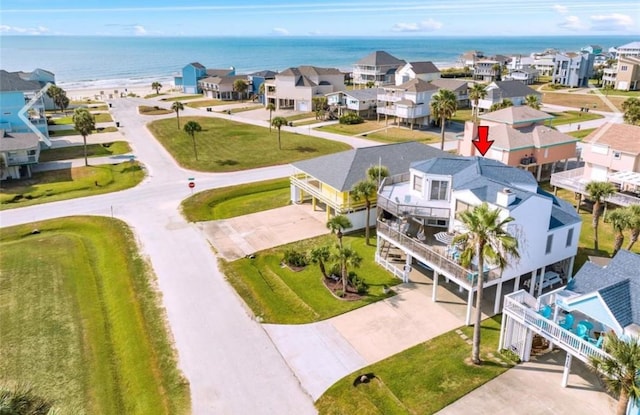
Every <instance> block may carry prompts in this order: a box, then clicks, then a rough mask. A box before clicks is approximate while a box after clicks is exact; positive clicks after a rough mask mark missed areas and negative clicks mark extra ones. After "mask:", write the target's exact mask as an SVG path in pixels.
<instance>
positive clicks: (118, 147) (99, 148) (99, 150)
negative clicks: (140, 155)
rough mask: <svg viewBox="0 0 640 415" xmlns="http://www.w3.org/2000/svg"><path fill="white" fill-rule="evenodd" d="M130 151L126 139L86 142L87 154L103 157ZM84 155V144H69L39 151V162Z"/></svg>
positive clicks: (75, 157)
mask: <svg viewBox="0 0 640 415" xmlns="http://www.w3.org/2000/svg"><path fill="white" fill-rule="evenodd" d="M130 151H131V147H129V143H127V142H126V141H114V142H113V143H103V144H88V145H87V156H89V157H104V156H113V155H117V154H125V153H128V152H130ZM82 157H84V146H70V147H60V148H52V149H49V150H42V151H41V152H40V163H45V162H47V161H56V160H71V159H77V158H82Z"/></svg>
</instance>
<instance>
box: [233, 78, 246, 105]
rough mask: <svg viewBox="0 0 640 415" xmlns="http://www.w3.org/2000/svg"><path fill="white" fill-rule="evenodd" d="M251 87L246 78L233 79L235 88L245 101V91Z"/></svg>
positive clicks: (241, 99)
mask: <svg viewBox="0 0 640 415" xmlns="http://www.w3.org/2000/svg"><path fill="white" fill-rule="evenodd" d="M247 89H249V84H247V81H245V80H244V79H236V80H235V81H233V90H234V91H236V92H237V93H238V95H239V96H240V101H244V93H245V92H247Z"/></svg>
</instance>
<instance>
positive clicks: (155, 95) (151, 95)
mask: <svg viewBox="0 0 640 415" xmlns="http://www.w3.org/2000/svg"><path fill="white" fill-rule="evenodd" d="M163 95H167V94H166V93H165V92H160V93H159V94H156V93H155V92H154V93H153V94H149V95H145V96H144V99H149V98H157V97H160V96H163Z"/></svg>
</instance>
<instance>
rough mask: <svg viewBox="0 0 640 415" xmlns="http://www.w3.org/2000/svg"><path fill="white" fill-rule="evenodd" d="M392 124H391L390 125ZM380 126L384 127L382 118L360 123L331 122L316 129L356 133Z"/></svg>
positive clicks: (379, 127)
mask: <svg viewBox="0 0 640 415" xmlns="http://www.w3.org/2000/svg"><path fill="white" fill-rule="evenodd" d="M391 126H393V125H391ZM381 128H385V123H384V120H383V121H381V122H377V121H365V122H363V123H360V124H351V125H347V124H332V125H325V126H323V127H318V128H317V130H318V131H327V132H330V133H336V134H342V135H358V134H362V133H366V132H369V131H375V130H379V129H381Z"/></svg>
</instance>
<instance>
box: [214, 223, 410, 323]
mask: <svg viewBox="0 0 640 415" xmlns="http://www.w3.org/2000/svg"><path fill="white" fill-rule="evenodd" d="M372 240H373V241H375V238H372ZM336 242H337V239H336V237H335V236H334V235H324V236H320V237H317V238H312V239H307V240H304V241H299V242H295V243H293V244H289V245H283V246H281V247H277V248H273V249H269V250H265V251H261V252H258V253H257V254H256V257H255V259H249V258H242V259H238V260H236V261H233V262H222V267H223V270H224V273H225V275H226V276H227V280H228V281H229V282H230V283H231V285H232V286H233V287H234V288H235V289H236V291H237V292H238V294H240V296H241V297H242V298H243V299H244V301H245V302H246V303H247V305H248V306H249V307H250V308H251V310H252V311H253V313H254V314H255V315H256V316H259V317H260V318H262V319H263V321H264V322H266V323H280V324H300V323H310V322H313V321H319V320H324V319H327V318H329V317H333V316H336V315H338V314H342V313H345V312H347V311H351V310H354V309H356V308H359V307H362V306H364V305H367V304H370V303H373V302H375V301H379V300H381V299H384V298H386V297H388V296H389V295H390V294H384V293H383V286H384V285H387V286H392V285H395V284H397V283H399V282H400V280H399V279H397V278H395V277H394V276H393V275H391V274H390V273H389V272H387V271H385V270H384V269H382V268H381V267H380V266H378V265H377V264H376V263H375V262H374V261H373V257H374V253H375V247H374V246H367V245H365V240H364V236H363V235H361V234H358V235H345V237H344V244H345V246H351V247H352V248H353V249H355V250H356V251H358V253H359V254H360V256H362V258H363V261H362V265H361V267H360V268H358V269H356V270H354V271H356V273H357V274H358V275H359V276H361V277H363V278H364V279H365V280H366V281H367V283H368V284H369V285H370V288H369V295H368V296H366V297H365V298H364V299H361V300H357V301H344V300H340V299H338V298H336V297H334V296H333V295H332V294H331V293H330V292H329V290H328V289H327V288H325V286H324V283H323V282H322V274H321V273H320V269H319V267H318V266H317V265H313V264H310V265H308V266H307V267H306V268H305V269H304V270H302V271H299V272H295V271H292V270H290V269H289V268H287V267H284V268H283V267H281V266H280V264H281V262H282V258H283V253H284V251H285V250H286V249H287V248H294V249H296V250H298V251H301V252H308V251H309V250H310V249H311V248H313V247H317V246H321V245H325V244H330V245H332V246H333V245H335V243H336ZM327 268H329V266H327Z"/></svg>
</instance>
